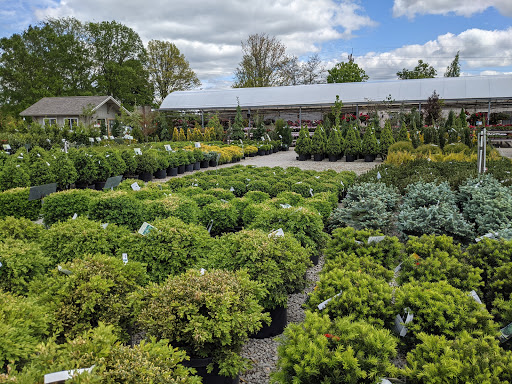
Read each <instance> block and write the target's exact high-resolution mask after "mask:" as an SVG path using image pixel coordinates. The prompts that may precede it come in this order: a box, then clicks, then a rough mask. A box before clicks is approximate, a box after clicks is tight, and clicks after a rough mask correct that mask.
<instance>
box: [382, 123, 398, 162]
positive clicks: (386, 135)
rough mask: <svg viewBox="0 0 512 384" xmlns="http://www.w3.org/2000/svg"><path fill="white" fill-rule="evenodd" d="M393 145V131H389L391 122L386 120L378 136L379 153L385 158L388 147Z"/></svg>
mask: <svg viewBox="0 0 512 384" xmlns="http://www.w3.org/2000/svg"><path fill="white" fill-rule="evenodd" d="M394 143H395V139H394V138H393V130H392V129H391V122H390V121H389V120H386V123H385V124H384V129H383V130H382V132H381V134H380V153H381V154H383V155H384V156H386V155H387V154H388V150H389V147H390V146H391V145H393V144H394Z"/></svg>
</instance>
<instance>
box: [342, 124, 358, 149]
mask: <svg viewBox="0 0 512 384" xmlns="http://www.w3.org/2000/svg"><path fill="white" fill-rule="evenodd" d="M360 151H361V141H360V140H358V139H357V133H356V128H355V127H349V128H348V130H347V136H346V137H345V147H344V152H345V155H353V156H356V155H358V154H359V153H360Z"/></svg>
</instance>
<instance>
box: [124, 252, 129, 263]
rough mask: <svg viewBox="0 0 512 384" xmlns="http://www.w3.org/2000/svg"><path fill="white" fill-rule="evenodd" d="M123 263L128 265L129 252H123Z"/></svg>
mask: <svg viewBox="0 0 512 384" xmlns="http://www.w3.org/2000/svg"><path fill="white" fill-rule="evenodd" d="M123 263H124V264H125V265H126V264H127V263H128V254H127V253H123Z"/></svg>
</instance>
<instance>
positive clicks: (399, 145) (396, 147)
mask: <svg viewBox="0 0 512 384" xmlns="http://www.w3.org/2000/svg"><path fill="white" fill-rule="evenodd" d="M392 152H410V153H414V152H415V149H414V146H413V145H412V142H411V141H399V142H396V143H395V144H392V145H390V146H389V148H388V153H392Z"/></svg>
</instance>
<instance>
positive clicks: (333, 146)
mask: <svg viewBox="0 0 512 384" xmlns="http://www.w3.org/2000/svg"><path fill="white" fill-rule="evenodd" d="M325 151H326V153H327V154H328V155H329V156H338V155H340V154H341V142H340V137H339V135H338V131H337V130H335V129H331V133H330V134H329V139H327V146H326V148H325Z"/></svg>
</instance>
